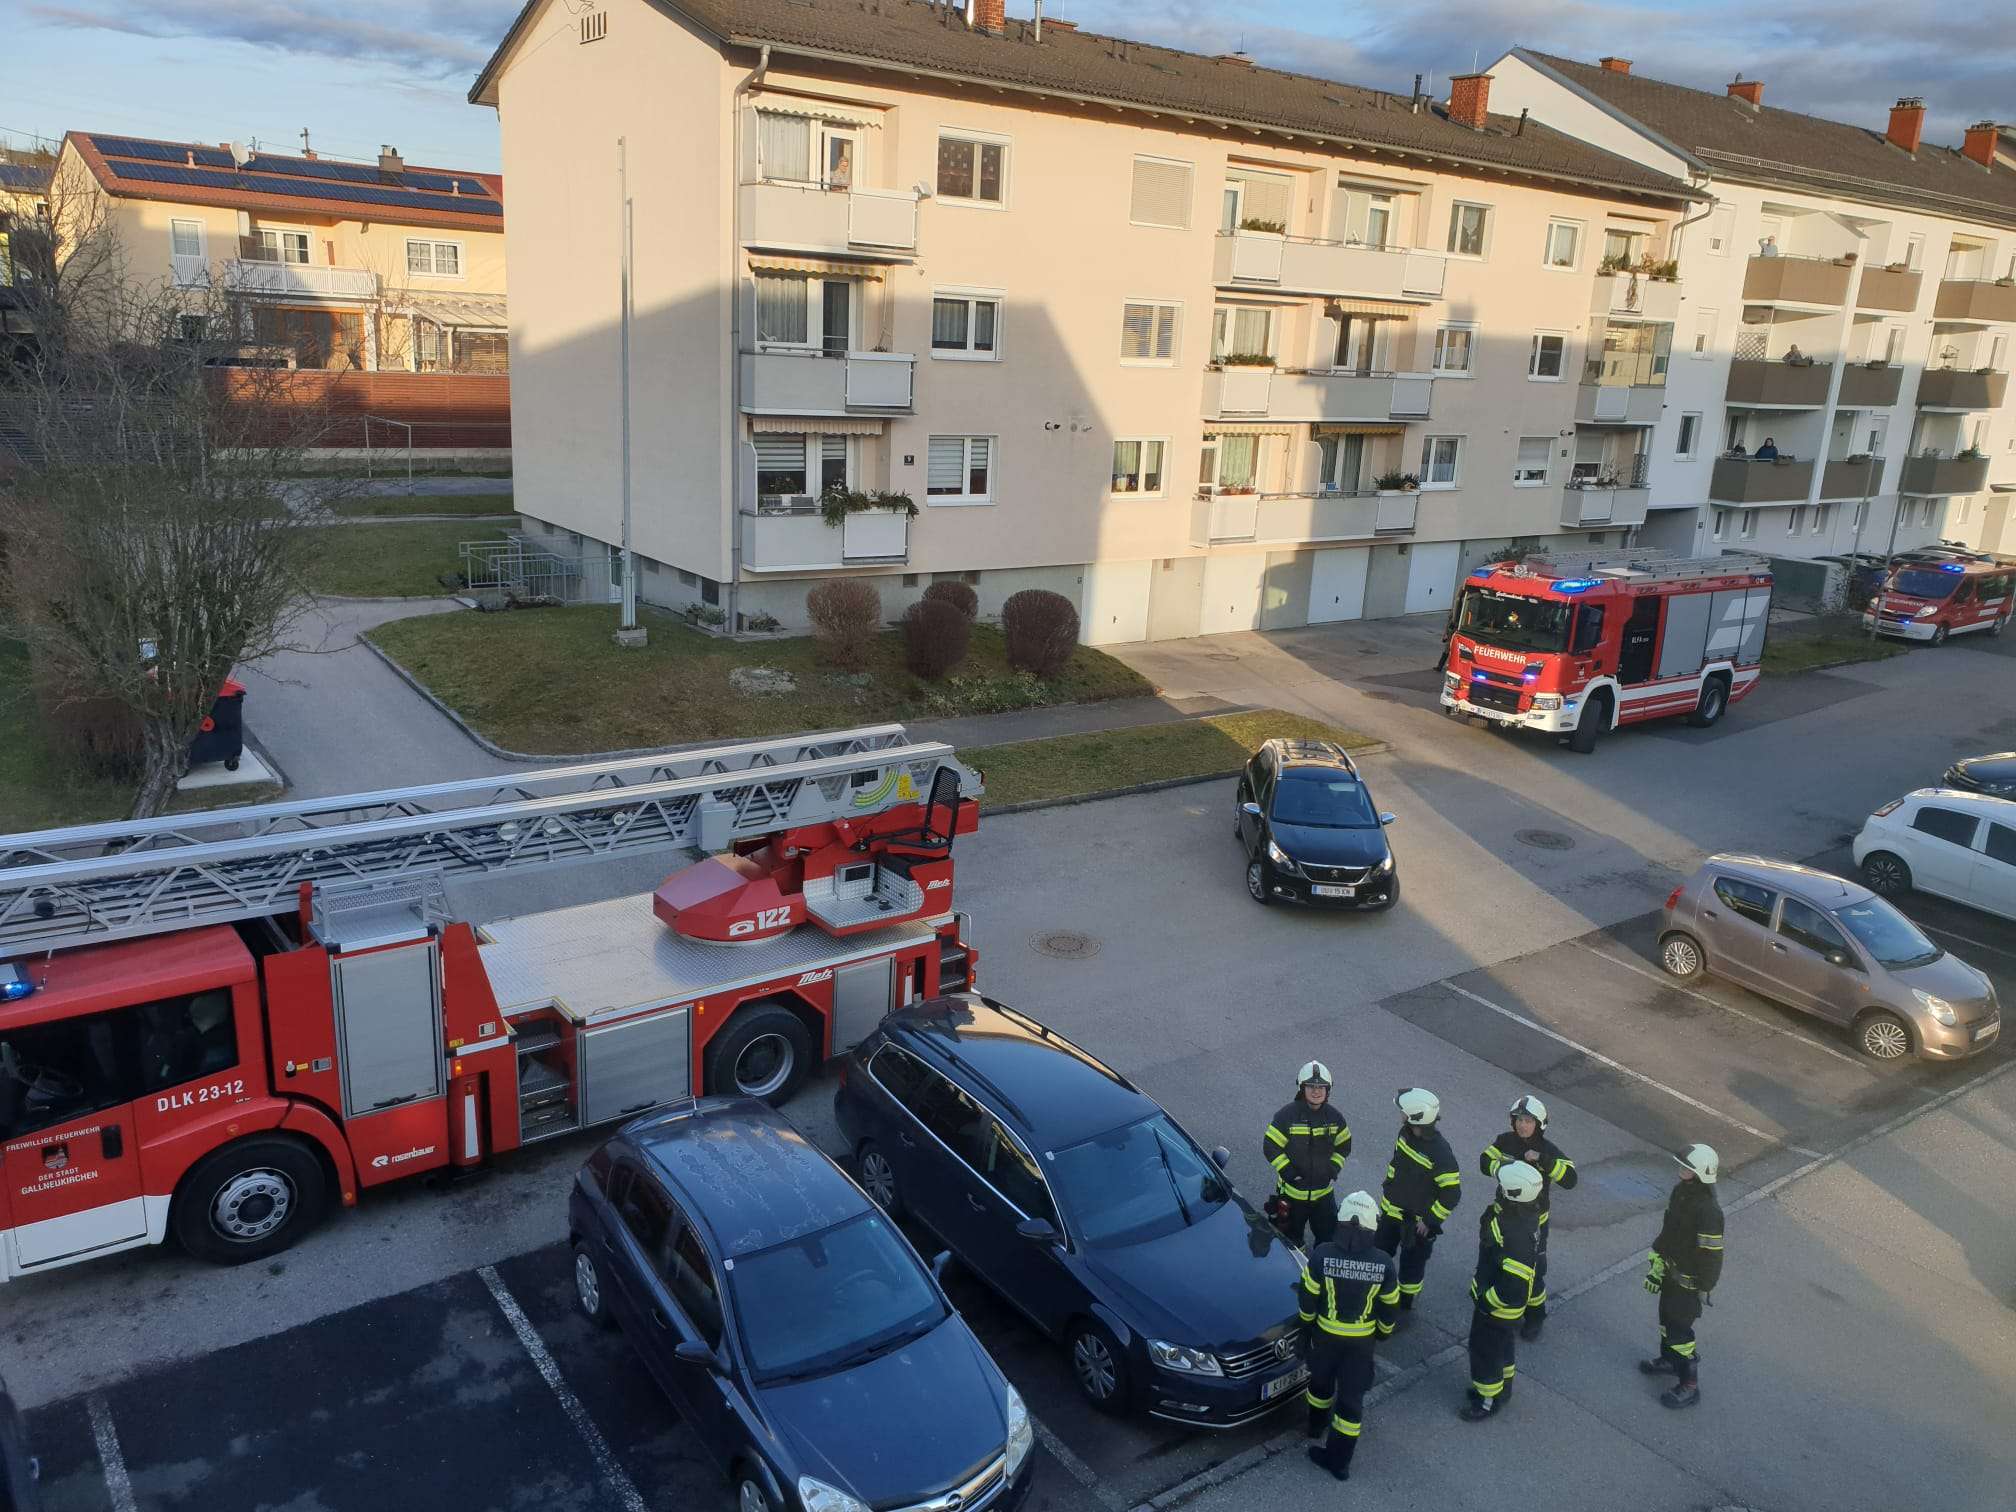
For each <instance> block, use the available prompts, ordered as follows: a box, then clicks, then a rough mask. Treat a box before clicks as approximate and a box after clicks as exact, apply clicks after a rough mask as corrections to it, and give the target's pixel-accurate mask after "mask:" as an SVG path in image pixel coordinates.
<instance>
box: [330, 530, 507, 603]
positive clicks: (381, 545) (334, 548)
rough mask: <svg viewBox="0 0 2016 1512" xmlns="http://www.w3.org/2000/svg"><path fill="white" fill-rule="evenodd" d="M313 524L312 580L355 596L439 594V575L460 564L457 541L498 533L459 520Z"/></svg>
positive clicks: (454, 569) (421, 595) (441, 590)
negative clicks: (314, 540) (314, 539)
mask: <svg viewBox="0 0 2016 1512" xmlns="http://www.w3.org/2000/svg"><path fill="white" fill-rule="evenodd" d="M315 529H316V550H315V553H314V560H313V561H312V562H311V563H310V564H309V568H308V586H309V587H311V588H312V589H314V590H315V591H316V592H317V593H340V594H345V595H347V596H348V597H351V598H438V597H439V596H440V595H442V594H443V593H445V592H447V590H446V589H445V588H443V587H442V586H441V584H440V581H439V575H440V574H441V573H444V572H449V573H452V572H455V571H457V570H458V569H459V568H460V567H461V565H462V559H461V556H460V555H459V554H458V553H457V551H456V547H457V546H458V545H460V544H461V543H462V542H463V541H475V540H487V539H489V538H491V537H493V536H496V535H498V532H497V531H496V530H495V529H493V528H490V527H487V526H483V525H478V524H464V523H462V522H461V521H458V520H436V521H429V522H428V523H426V524H403V525H326V526H317V527H315Z"/></svg>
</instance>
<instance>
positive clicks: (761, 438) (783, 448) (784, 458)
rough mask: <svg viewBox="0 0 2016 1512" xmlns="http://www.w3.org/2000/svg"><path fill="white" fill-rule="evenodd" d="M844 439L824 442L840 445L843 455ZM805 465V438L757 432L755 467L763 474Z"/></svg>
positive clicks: (829, 438)
mask: <svg viewBox="0 0 2016 1512" xmlns="http://www.w3.org/2000/svg"><path fill="white" fill-rule="evenodd" d="M846 439H847V438H846V437H844V436H828V437H827V438H826V440H827V441H828V442H829V443H830V442H834V441H838V442H840V443H841V446H842V451H843V454H844V451H845V446H846ZM804 465H805V438H804V437H803V436H799V435H782V434H779V433H777V432H775V431H759V432H758V433H757V435H756V466H757V468H758V469H759V470H761V471H763V472H784V471H788V470H790V469H792V468H798V467H803V466H804Z"/></svg>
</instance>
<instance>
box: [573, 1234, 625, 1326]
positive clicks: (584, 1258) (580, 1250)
mask: <svg viewBox="0 0 2016 1512" xmlns="http://www.w3.org/2000/svg"><path fill="white" fill-rule="evenodd" d="M574 1301H575V1303H576V1305H577V1306H579V1307H580V1309H581V1316H582V1317H584V1318H586V1319H587V1320H588V1321H589V1322H590V1323H593V1324H594V1325H595V1326H596V1327H597V1328H614V1327H615V1326H616V1317H615V1314H613V1313H611V1312H610V1311H609V1283H608V1282H607V1281H606V1280H605V1279H604V1278H603V1275H602V1267H601V1266H600V1265H598V1264H597V1263H596V1261H595V1257H594V1256H593V1255H591V1254H590V1253H589V1252H588V1246H587V1245H586V1244H576V1245H575V1246H574Z"/></svg>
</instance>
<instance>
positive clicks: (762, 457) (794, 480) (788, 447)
mask: <svg viewBox="0 0 2016 1512" xmlns="http://www.w3.org/2000/svg"><path fill="white" fill-rule="evenodd" d="M810 479H811V474H810V472H809V471H808V469H807V468H806V465H805V438H804V437H803V436H780V435H774V434H771V433H769V432H767V431H766V432H762V433H760V434H758V435H757V437H756V492H757V494H758V495H759V496H766V497H771V498H789V497H793V496H796V495H800V494H809V493H810V492H811V491H812V487H811V481H810Z"/></svg>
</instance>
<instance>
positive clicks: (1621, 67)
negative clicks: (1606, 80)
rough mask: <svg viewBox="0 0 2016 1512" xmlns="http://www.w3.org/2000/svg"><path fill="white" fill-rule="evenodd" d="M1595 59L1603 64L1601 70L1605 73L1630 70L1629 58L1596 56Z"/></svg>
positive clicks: (1627, 71)
mask: <svg viewBox="0 0 2016 1512" xmlns="http://www.w3.org/2000/svg"><path fill="white" fill-rule="evenodd" d="M1596 61H1597V62H1598V63H1600V64H1602V65H1603V72H1605V73H1629V72H1631V60H1630V59H1629V58H1598V59H1597V60H1596Z"/></svg>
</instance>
